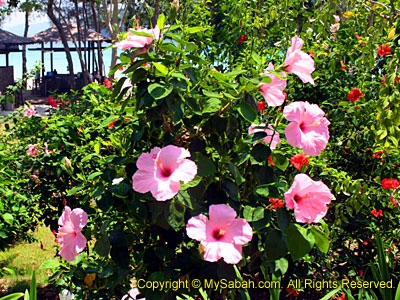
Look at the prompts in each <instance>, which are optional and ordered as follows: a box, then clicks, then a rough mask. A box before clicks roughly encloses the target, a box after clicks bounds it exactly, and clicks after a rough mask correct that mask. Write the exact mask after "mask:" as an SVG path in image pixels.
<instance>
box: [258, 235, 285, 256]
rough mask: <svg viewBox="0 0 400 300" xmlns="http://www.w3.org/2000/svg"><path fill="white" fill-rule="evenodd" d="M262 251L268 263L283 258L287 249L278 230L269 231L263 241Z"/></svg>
mask: <svg viewBox="0 0 400 300" xmlns="http://www.w3.org/2000/svg"><path fill="white" fill-rule="evenodd" d="M264 245H265V246H264V251H265V255H266V257H267V260H268V261H274V260H277V259H279V258H281V257H284V256H285V255H286V253H287V248H286V244H285V241H284V240H283V236H282V234H281V232H280V231H279V230H276V229H273V230H271V231H270V232H269V233H268V235H267V238H266V239H265V244H264Z"/></svg>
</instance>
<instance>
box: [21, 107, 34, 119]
mask: <svg viewBox="0 0 400 300" xmlns="http://www.w3.org/2000/svg"><path fill="white" fill-rule="evenodd" d="M34 114H35V108H34V107H27V106H25V107H24V116H25V117H27V118H32V116H33V115H34Z"/></svg>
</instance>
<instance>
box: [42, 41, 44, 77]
mask: <svg viewBox="0 0 400 300" xmlns="http://www.w3.org/2000/svg"><path fill="white" fill-rule="evenodd" d="M42 64H43V66H42V80H44V43H43V42H42Z"/></svg>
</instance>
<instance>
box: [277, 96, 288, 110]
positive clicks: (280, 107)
mask: <svg viewBox="0 0 400 300" xmlns="http://www.w3.org/2000/svg"><path fill="white" fill-rule="evenodd" d="M282 94H283V95H284V96H285V100H286V99H287V94H286V93H285V92H282ZM279 108H280V109H282V108H281V107H279Z"/></svg>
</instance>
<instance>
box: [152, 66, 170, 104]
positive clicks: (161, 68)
mask: <svg viewBox="0 0 400 300" xmlns="http://www.w3.org/2000/svg"><path fill="white" fill-rule="evenodd" d="M153 65H154V66H155V67H156V69H157V70H158V71H159V72H160V73H161V74H162V75H164V76H167V74H168V68H167V67H166V66H164V65H162V64H159V63H155V62H153ZM156 99H157V98H156Z"/></svg>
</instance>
